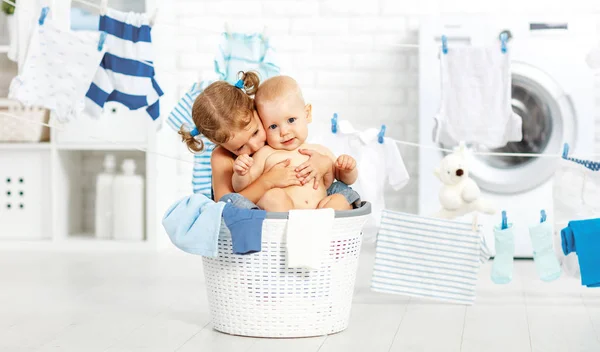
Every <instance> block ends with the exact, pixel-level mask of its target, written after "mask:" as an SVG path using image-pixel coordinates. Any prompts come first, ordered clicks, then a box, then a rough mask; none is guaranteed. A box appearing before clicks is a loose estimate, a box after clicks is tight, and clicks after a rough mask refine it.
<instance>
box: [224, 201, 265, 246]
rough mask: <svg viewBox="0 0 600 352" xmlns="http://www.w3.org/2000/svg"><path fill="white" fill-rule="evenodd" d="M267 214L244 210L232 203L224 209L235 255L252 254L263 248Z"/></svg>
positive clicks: (255, 210)
mask: <svg viewBox="0 0 600 352" xmlns="http://www.w3.org/2000/svg"><path fill="white" fill-rule="evenodd" d="M266 215H267V212H266V211H264V210H258V209H242V208H238V207H236V206H234V205H232V204H231V203H227V204H226V205H225V208H223V220H224V221H225V225H226V226H227V228H228V229H229V232H230V233H231V247H232V248H233V254H251V253H256V252H260V250H261V248H262V224H263V221H264V220H265V216H266Z"/></svg>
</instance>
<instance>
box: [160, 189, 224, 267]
mask: <svg viewBox="0 0 600 352" xmlns="http://www.w3.org/2000/svg"><path fill="white" fill-rule="evenodd" d="M224 207H225V203H223V202H218V203H215V202H214V201H212V200H211V199H209V198H207V197H206V196H204V195H202V194H198V193H197V194H192V195H190V196H187V197H185V198H183V199H181V200H179V201H177V202H175V204H173V205H172V206H171V207H170V208H169V209H168V210H167V212H166V213H165V215H164V216H163V219H162V224H163V227H164V228H165V230H166V231H167V234H168V235H169V238H170V239H171V242H173V244H174V245H175V246H176V247H177V248H179V249H181V250H183V251H184V252H188V253H191V254H197V255H202V256H205V257H216V256H217V254H218V239H219V232H220V231H221V216H222V213H223V208H224Z"/></svg>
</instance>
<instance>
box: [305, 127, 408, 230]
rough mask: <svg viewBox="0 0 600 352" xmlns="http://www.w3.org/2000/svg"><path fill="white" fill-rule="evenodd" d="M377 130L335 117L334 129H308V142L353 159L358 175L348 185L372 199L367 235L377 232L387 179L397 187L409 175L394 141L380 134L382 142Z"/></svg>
mask: <svg viewBox="0 0 600 352" xmlns="http://www.w3.org/2000/svg"><path fill="white" fill-rule="evenodd" d="M309 128H311V127H309ZM380 132H381V130H380V129H376V128H370V129H367V130H365V131H358V130H356V129H355V128H354V127H353V126H352V124H351V123H350V122H349V121H347V120H339V121H337V125H336V132H335V133H333V132H332V130H331V128H329V127H327V126H322V125H321V126H318V125H316V124H315V126H313V127H312V128H311V129H310V132H309V143H314V144H322V145H324V146H326V147H327V148H329V149H330V150H331V152H332V153H333V154H334V155H335V156H336V157H338V156H340V155H342V154H348V155H350V156H352V157H353V158H354V159H356V165H357V168H358V179H357V181H356V182H355V183H354V184H352V185H350V187H352V189H354V190H355V191H356V192H358V194H359V195H360V198H361V200H363V201H368V202H370V203H371V206H372V213H371V216H370V218H369V220H368V221H367V224H366V225H365V227H364V231H365V234H367V235H366V236H367V237H370V236H374V234H375V233H376V232H377V227H378V226H379V223H380V219H381V212H382V211H383V209H385V197H384V193H385V185H386V183H389V184H390V185H391V186H392V188H393V189H394V190H396V191H398V190H400V189H402V188H403V187H404V186H406V184H407V183H408V181H409V179H410V176H409V175H408V171H407V170H406V166H405V165H404V160H403V159H402V155H400V151H399V150H398V146H397V145H396V142H394V141H393V140H391V139H389V138H387V137H383V143H381V142H380V141H379V134H380Z"/></svg>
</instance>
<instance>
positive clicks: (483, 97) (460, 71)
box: [433, 47, 523, 148]
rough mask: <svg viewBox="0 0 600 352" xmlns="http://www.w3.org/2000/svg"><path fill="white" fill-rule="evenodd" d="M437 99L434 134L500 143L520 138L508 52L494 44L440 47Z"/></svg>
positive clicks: (439, 138)
mask: <svg viewBox="0 0 600 352" xmlns="http://www.w3.org/2000/svg"><path fill="white" fill-rule="evenodd" d="M440 62H441V81H442V82H441V83H442V86H441V94H442V97H441V104H440V110H439V112H438V114H437V115H436V116H435V127H434V130H433V139H434V141H435V142H436V143H443V144H446V145H456V144H458V142H460V141H465V142H466V143H475V144H479V145H482V146H485V147H487V148H501V147H503V146H505V145H506V144H507V143H508V142H518V141H521V139H522V138H523V135H522V131H521V125H522V121H521V117H520V116H519V115H517V114H515V113H513V111H512V107H511V74H510V57H509V53H508V52H507V53H502V51H501V50H500V48H499V47H489V48H483V47H457V48H449V49H448V52H447V53H446V54H443V53H440Z"/></svg>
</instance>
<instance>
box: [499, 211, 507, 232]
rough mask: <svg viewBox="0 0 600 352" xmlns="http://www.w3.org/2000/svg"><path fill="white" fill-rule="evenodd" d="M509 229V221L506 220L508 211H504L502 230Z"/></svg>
mask: <svg viewBox="0 0 600 352" xmlns="http://www.w3.org/2000/svg"><path fill="white" fill-rule="evenodd" d="M507 228H508V219H507V218H506V210H502V224H501V225H500V229H501V230H506V229H507Z"/></svg>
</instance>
